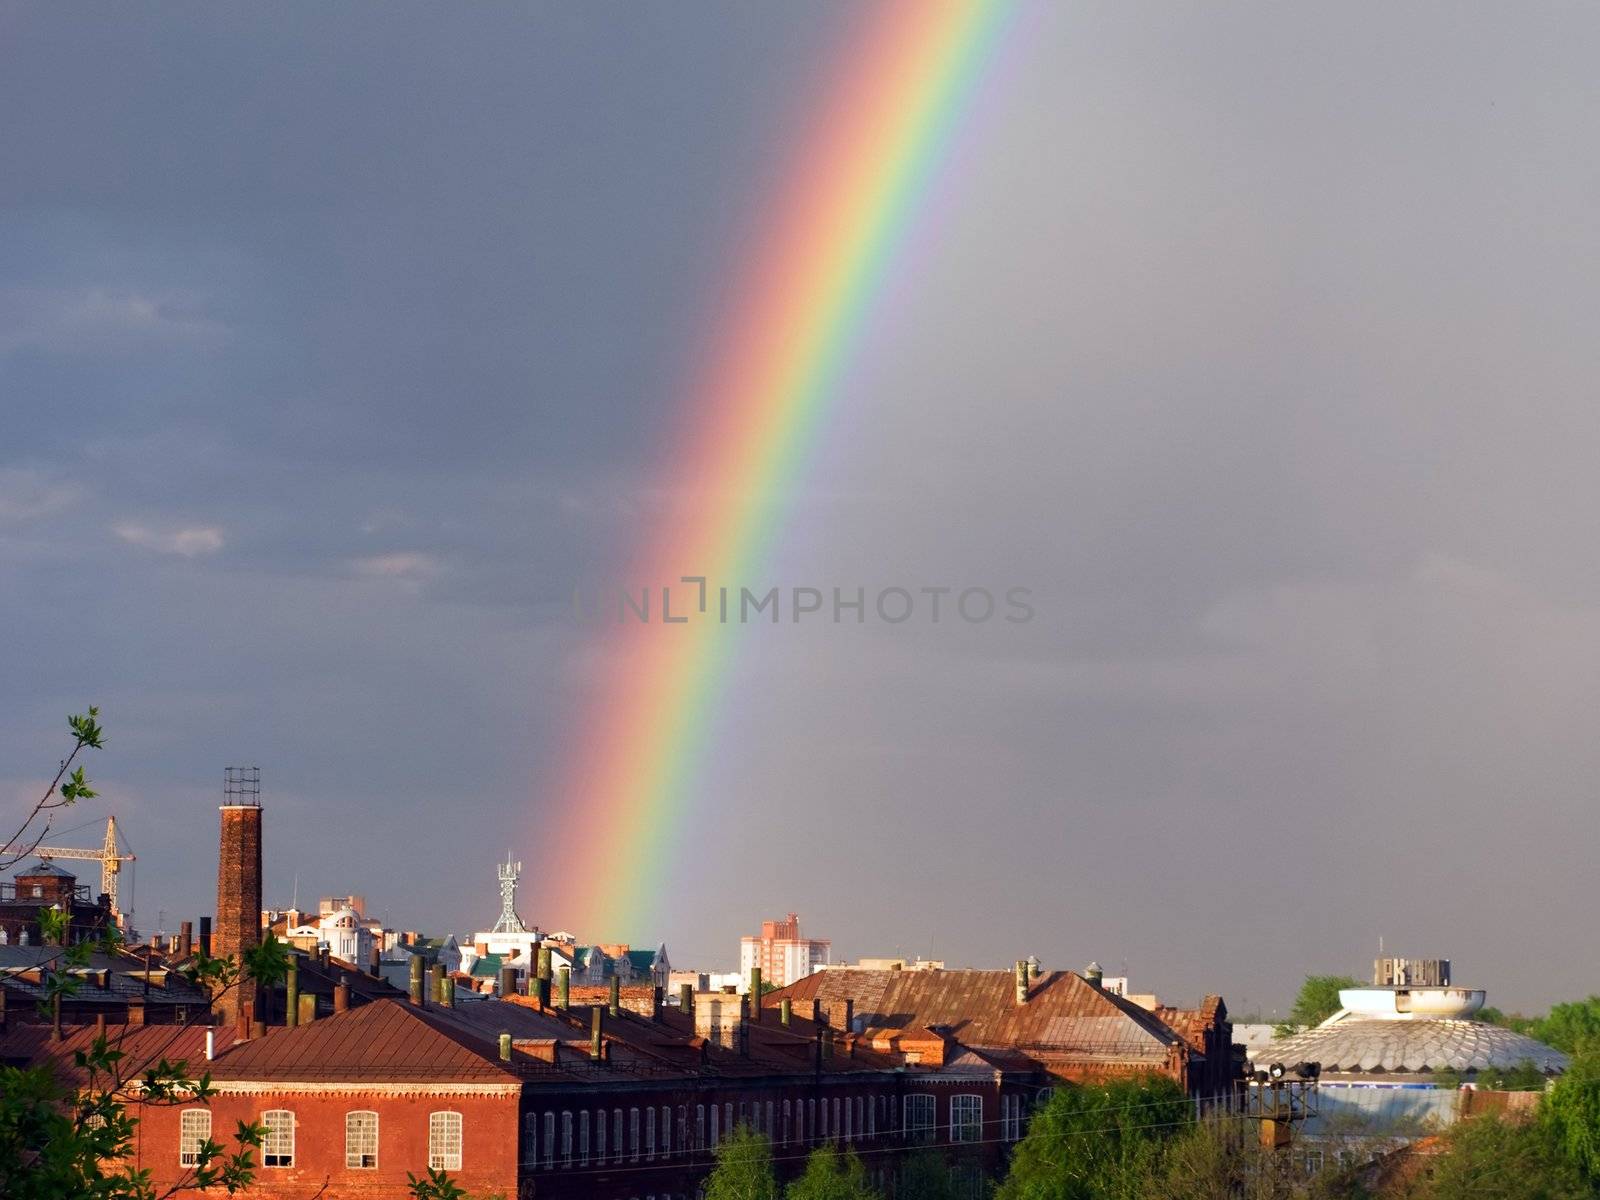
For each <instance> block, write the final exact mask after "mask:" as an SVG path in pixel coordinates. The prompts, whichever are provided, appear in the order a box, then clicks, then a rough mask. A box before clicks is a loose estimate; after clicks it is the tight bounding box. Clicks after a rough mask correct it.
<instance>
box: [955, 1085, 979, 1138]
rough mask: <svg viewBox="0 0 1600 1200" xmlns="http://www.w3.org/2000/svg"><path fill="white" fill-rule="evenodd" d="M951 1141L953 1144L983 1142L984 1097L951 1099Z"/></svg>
mask: <svg viewBox="0 0 1600 1200" xmlns="http://www.w3.org/2000/svg"><path fill="white" fill-rule="evenodd" d="M950 1140H951V1141H952V1142H981V1141H982V1140H983V1097H982V1096H970V1095H961V1096H951V1097H950Z"/></svg>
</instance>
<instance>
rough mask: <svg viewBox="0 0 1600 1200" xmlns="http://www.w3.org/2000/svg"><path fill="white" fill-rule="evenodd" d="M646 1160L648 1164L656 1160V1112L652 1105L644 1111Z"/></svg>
mask: <svg viewBox="0 0 1600 1200" xmlns="http://www.w3.org/2000/svg"><path fill="white" fill-rule="evenodd" d="M644 1159H645V1161H646V1162H655V1160H656V1110H655V1105H651V1106H650V1107H649V1108H647V1109H645V1110H644Z"/></svg>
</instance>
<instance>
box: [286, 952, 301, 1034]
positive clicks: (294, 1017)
mask: <svg viewBox="0 0 1600 1200" xmlns="http://www.w3.org/2000/svg"><path fill="white" fill-rule="evenodd" d="M283 1023H284V1024H285V1025H287V1026H288V1027H289V1028H290V1029H293V1028H294V1027H295V1026H296V1025H298V1024H299V1023H300V956H299V955H298V954H291V955H289V972H288V974H286V975H285V976H284V977H283Z"/></svg>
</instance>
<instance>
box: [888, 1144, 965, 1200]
mask: <svg viewBox="0 0 1600 1200" xmlns="http://www.w3.org/2000/svg"><path fill="white" fill-rule="evenodd" d="M894 1194H895V1196H896V1197H906V1198H908V1200H961V1191H960V1189H959V1188H958V1187H957V1186H956V1181H955V1178H954V1176H952V1175H951V1173H950V1167H949V1164H947V1163H946V1162H945V1161H944V1156H943V1155H941V1154H940V1153H939V1152H938V1151H937V1150H930V1149H921V1150H913V1151H912V1152H911V1153H910V1154H908V1155H907V1156H906V1158H905V1161H904V1162H902V1163H901V1164H900V1171H899V1178H898V1180H897V1181H896V1187H895V1190H894Z"/></svg>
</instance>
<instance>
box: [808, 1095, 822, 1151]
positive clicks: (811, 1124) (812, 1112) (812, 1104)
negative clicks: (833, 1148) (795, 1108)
mask: <svg viewBox="0 0 1600 1200" xmlns="http://www.w3.org/2000/svg"><path fill="white" fill-rule="evenodd" d="M824 1111H826V1109H824ZM806 1128H807V1129H808V1130H810V1135H809V1136H810V1139H811V1140H812V1141H816V1138H817V1102H816V1101H815V1100H807V1101H806Z"/></svg>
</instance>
